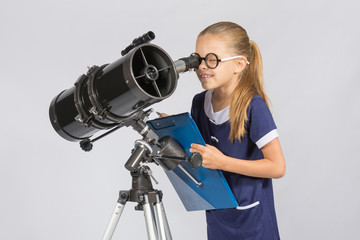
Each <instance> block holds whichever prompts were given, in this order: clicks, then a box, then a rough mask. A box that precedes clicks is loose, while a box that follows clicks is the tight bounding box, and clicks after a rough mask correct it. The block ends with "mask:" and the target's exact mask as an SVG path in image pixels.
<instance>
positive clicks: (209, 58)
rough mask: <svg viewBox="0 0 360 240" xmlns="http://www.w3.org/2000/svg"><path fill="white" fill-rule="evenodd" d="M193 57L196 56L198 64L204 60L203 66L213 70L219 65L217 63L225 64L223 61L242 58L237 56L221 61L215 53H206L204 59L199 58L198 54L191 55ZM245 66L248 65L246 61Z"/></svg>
mask: <svg viewBox="0 0 360 240" xmlns="http://www.w3.org/2000/svg"><path fill="white" fill-rule="evenodd" d="M193 55H197V56H198V58H199V59H200V63H199V65H200V64H201V62H202V61H203V60H204V61H205V64H206V66H207V67H208V68H210V69H214V68H216V67H217V66H218V65H219V62H225V61H229V60H232V59H236V58H240V57H244V56H243V55H238V56H234V57H228V58H223V59H219V58H218V56H217V55H216V54H215V53H208V54H206V56H205V57H200V54H198V53H193ZM246 62H247V64H250V63H249V62H248V61H246Z"/></svg>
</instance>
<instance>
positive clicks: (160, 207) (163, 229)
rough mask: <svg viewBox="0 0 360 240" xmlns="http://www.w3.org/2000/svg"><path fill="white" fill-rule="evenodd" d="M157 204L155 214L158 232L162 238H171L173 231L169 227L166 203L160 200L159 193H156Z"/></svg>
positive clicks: (162, 239) (164, 239) (168, 239)
mask: <svg viewBox="0 0 360 240" xmlns="http://www.w3.org/2000/svg"><path fill="white" fill-rule="evenodd" d="M156 202H157V203H156V204H155V209H154V210H155V216H156V221H157V227H158V233H159V235H160V239H161V240H171V239H172V237H171V232H170V228H169V223H168V221H167V218H166V214H165V208H164V204H163V203H162V201H161V200H160V197H159V193H158V194H156Z"/></svg>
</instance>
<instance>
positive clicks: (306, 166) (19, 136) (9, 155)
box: [0, 0, 360, 240]
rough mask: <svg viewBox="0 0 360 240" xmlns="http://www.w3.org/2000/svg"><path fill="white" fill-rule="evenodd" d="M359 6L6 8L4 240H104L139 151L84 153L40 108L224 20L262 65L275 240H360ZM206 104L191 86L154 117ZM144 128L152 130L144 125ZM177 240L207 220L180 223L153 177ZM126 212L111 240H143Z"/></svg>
mask: <svg viewBox="0 0 360 240" xmlns="http://www.w3.org/2000/svg"><path fill="white" fill-rule="evenodd" d="M359 7H360V6H359V3H358V2H357V1H325V0H323V1H322V0H312V1H309V0H304V1H292V2H290V1H210V0H208V1H176V2H173V1H145V0H141V1H115V0H113V1H93V0H86V1H85V0H78V1H74V0H71V1H70V0H68V1H67V0H57V1H45V0H33V1H25V0H2V1H1V6H0V34H1V38H0V68H1V71H0V79H1V86H0V89H1V95H0V102H1V120H0V121H1V122H0V130H1V131H0V133H1V135H0V137H1V140H0V141H1V144H0V147H1V151H0V154H1V155H0V158H1V159H0V161H1V162H0V239H14V240H22V239H32V240H39V239H52V240H64V239H69V240H72V239H86V240H91V239H94V240H95V239H101V237H102V234H103V232H104V230H105V228H106V226H107V223H108V221H109V219H110V215H111V214H112V211H113V208H114V206H115V203H116V200H117V197H118V191H119V190H128V189H129V188H130V181H131V179H130V175H129V173H128V171H127V170H125V168H124V167H123V165H124V163H125V162H126V160H127V158H128V157H129V156H130V151H131V149H132V148H133V143H134V141H135V140H136V139H138V138H140V135H138V134H137V133H136V132H134V131H133V130H132V129H131V128H122V129H120V130H119V131H117V132H116V133H114V134H112V135H110V136H108V137H106V138H105V139H103V140H101V141H99V142H97V143H96V144H95V147H94V150H93V151H91V152H90V153H85V152H83V151H82V150H81V149H80V148H79V146H78V143H73V142H68V141H65V140H64V139H62V138H61V137H59V136H58V134H57V133H56V132H55V131H54V130H53V128H52V126H51V124H50V121H49V117H48V107H49V104H50V102H51V100H52V99H53V98H54V97H55V96H56V95H57V94H58V93H60V92H61V91H62V90H64V89H67V88H70V87H71V86H72V85H73V84H74V82H75V81H76V79H77V78H78V76H79V75H81V74H83V73H86V71H87V69H86V67H87V66H91V65H94V64H96V65H102V64H104V63H110V62H113V61H115V60H116V59H118V58H120V57H121V55H120V52H121V50H123V49H124V48H125V47H126V46H127V45H128V44H130V42H131V41H132V40H133V39H134V38H136V37H138V36H140V35H142V34H143V33H145V32H147V31H149V30H152V31H154V32H155V34H156V39H155V40H154V41H153V42H152V43H153V44H156V45H158V46H160V47H161V48H163V49H164V50H165V51H166V52H167V53H168V54H169V55H170V56H171V57H172V58H173V59H174V60H177V59H178V58H181V57H185V56H188V55H189V54H190V53H191V52H193V51H194V47H195V40H196V36H197V34H198V33H199V32H200V31H201V30H203V29H204V28H205V27H207V26H208V25H210V24H212V23H214V22H217V21H222V20H229V21H234V22H236V23H239V24H240V25H242V26H243V27H244V28H245V29H247V31H248V34H249V36H250V38H251V39H252V40H254V41H255V42H257V43H258V45H259V47H260V50H261V52H262V55H263V61H264V75H265V87H266V90H267V93H268V95H269V97H270V100H271V103H272V111H273V113H274V118H275V121H276V123H277V125H278V130H279V133H280V141H281V144H282V147H283V151H284V154H285V157H286V162H287V174H286V176H285V177H284V178H282V179H279V180H274V189H275V200H276V209H277V215H278V222H279V228H280V232H281V236H282V239H286V240H288V239H290V240H297V239H299V240H303V239H317V240H318V239H327V240H328V239H360V232H359V231H358V229H357V228H358V227H359V214H360V207H359V202H360V194H359V186H358V185H359V184H360V175H359V170H360V162H359V155H358V143H359V135H360V128H359V122H360V121H359V120H360V108H359V106H358V105H359V103H360V96H359V94H358V91H359V90H360V84H359V76H358V75H359V73H360V68H359V60H360V48H359V42H360V28H359V24H358V23H359V22H360V14H359ZM200 91H202V89H201V86H200V84H199V82H198V80H197V78H196V76H195V74H194V73H185V74H182V75H181V76H180V79H179V83H178V87H177V89H176V91H175V93H174V94H173V95H172V96H171V97H169V98H168V99H166V100H164V101H162V102H160V103H158V104H155V105H153V106H152V107H153V108H154V109H155V110H157V111H160V112H167V113H170V114H173V113H181V112H186V111H189V110H190V105H191V100H192V97H193V95H194V94H196V93H198V92H200ZM152 117H155V116H154V115H152ZM151 167H152V169H153V171H154V175H155V177H156V178H157V179H158V180H159V181H160V184H159V185H157V186H155V187H156V188H158V189H161V190H163V192H164V194H165V196H164V204H165V208H166V212H167V216H168V220H169V222H170V227H171V230H172V235H173V238H174V239H206V223H205V216H204V213H203V212H186V210H185V208H184V207H183V205H182V203H181V202H180V199H179V197H178V196H177V195H176V192H175V191H174V189H173V188H172V186H171V184H170V182H169V181H168V180H167V178H166V176H165V174H164V173H163V171H162V169H161V168H160V167H157V166H155V165H153V166H151ZM134 206H135V204H133V203H128V204H127V207H126V208H125V211H124V213H123V215H122V218H121V219H120V222H119V225H118V228H117V230H116V232H115V235H114V238H113V239H146V230H145V224H144V218H143V214H142V212H137V211H134V210H133V207H134Z"/></svg>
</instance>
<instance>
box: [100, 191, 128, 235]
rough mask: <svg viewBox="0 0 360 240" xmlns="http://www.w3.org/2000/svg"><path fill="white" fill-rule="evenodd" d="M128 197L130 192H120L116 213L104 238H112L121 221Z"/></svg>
mask: <svg viewBox="0 0 360 240" xmlns="http://www.w3.org/2000/svg"><path fill="white" fill-rule="evenodd" d="M128 197H129V194H128V192H120V197H119V200H118V203H117V204H116V207H115V210H114V213H113V215H112V216H111V219H110V222H109V224H108V226H107V228H106V230H105V233H104V236H103V238H102V240H111V238H112V236H113V234H114V231H115V228H116V225H117V223H118V222H119V219H120V217H121V214H122V212H123V210H124V208H125V204H126V202H127V200H128Z"/></svg>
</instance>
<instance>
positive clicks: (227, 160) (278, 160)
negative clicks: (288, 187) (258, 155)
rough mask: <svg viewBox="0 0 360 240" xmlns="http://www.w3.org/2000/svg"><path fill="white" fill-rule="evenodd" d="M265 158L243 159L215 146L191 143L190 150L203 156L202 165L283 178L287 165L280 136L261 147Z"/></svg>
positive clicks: (255, 175)
mask: <svg viewBox="0 0 360 240" xmlns="http://www.w3.org/2000/svg"><path fill="white" fill-rule="evenodd" d="M261 151H262V153H263V156H264V158H263V159H259V160H243V159H237V158H232V157H229V156H226V155H224V154H223V153H222V152H220V150H219V149H217V148H216V147H214V146H211V145H206V146H203V145H200V144H191V149H190V152H198V153H200V154H201V156H202V158H203V163H202V166H203V167H205V168H210V169H220V170H224V171H228V172H234V173H239V174H242V175H246V176H251V177H261V178H281V177H283V176H284V175H285V171H286V166H285V159H284V155H283V153H282V150H281V145H280V141H279V138H275V139H274V140H272V141H271V142H269V143H268V144H266V145H265V146H264V147H262V148H261Z"/></svg>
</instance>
